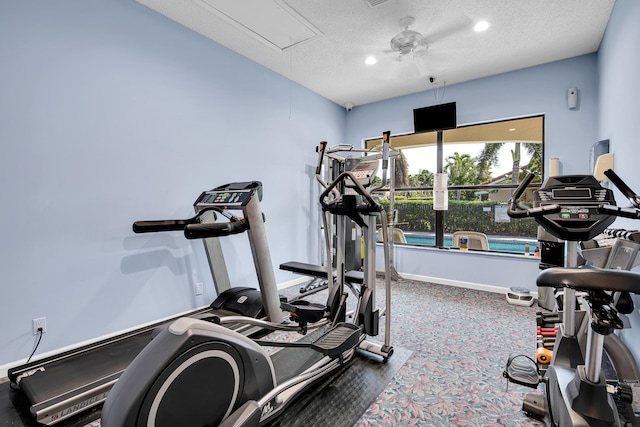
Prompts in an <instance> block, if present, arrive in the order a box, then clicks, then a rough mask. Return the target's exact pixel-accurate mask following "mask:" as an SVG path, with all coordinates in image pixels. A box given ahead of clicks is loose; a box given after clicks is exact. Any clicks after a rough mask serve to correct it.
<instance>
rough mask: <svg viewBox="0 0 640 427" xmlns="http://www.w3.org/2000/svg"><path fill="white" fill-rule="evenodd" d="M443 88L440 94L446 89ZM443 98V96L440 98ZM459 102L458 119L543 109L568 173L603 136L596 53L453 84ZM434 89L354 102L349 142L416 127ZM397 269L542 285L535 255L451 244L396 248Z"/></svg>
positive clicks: (548, 143)
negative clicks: (570, 103)
mask: <svg viewBox="0 0 640 427" xmlns="http://www.w3.org/2000/svg"><path fill="white" fill-rule="evenodd" d="M570 87H576V88H578V90H579V107H578V108H577V109H575V110H570V109H568V108H567V90H568V89H569V88H570ZM442 93H443V92H442V89H440V92H439V94H440V95H441V94H442ZM438 101H440V99H438ZM451 101H455V102H456V103H457V114H458V124H459V125H463V124H469V123H478V122H487V121H492V120H500V119H504V118H509V117H519V116H529V115H535V114H544V116H545V158H546V159H549V158H552V157H558V158H559V159H560V162H561V173H564V174H580V173H588V168H589V148H590V147H591V145H592V144H593V143H595V142H596V141H597V140H598V139H597V138H598V130H597V118H598V79H597V55H595V54H591V55H584V56H579V57H575V58H571V59H567V60H564V61H558V62H553V63H549V64H544V65H540V66H536V67H532V68H527V69H524V70H519V71H514V72H510V73H506V74H500V75H497V76H493V77H488V78H484V79H479V80H474V81H471V82H467V83H462V84H458V85H452V86H450V87H446V89H445V91H444V97H443V99H442V102H451ZM435 103H436V102H435V97H434V92H433V91H428V92H423V93H418V94H413V95H407V96H404V97H400V98H395V99H392V100H389V101H383V102H379V103H375V104H369V105H364V106H361V107H357V108H354V109H353V111H352V112H351V113H349V115H348V120H347V141H348V142H349V143H354V144H359V143H360V141H361V140H362V139H364V138H368V137H372V136H376V135H379V134H380V133H381V132H382V130H383V129H379V127H380V123H383V124H384V125H385V126H387V128H388V129H390V130H391V132H392V135H393V134H399V133H406V132H412V131H413V109H414V108H417V107H423V106H427V105H433V104H435ZM396 251H397V253H396V256H395V258H396V259H395V261H396V268H397V270H398V271H400V272H407V273H411V274H415V275H419V276H427V277H435V278H441V279H446V280H455V281H463V282H470V283H476V284H481V285H489V286H498V287H503V288H509V287H512V286H519V287H526V288H530V289H531V290H535V277H536V275H537V274H538V265H537V262H535V261H534V260H532V259H529V258H525V257H520V258H509V259H507V258H504V257H496V256H487V255H482V254H470V253H458V252H449V251H435V250H430V251H425V250H416V249H414V248H401V247H398V248H397V249H396Z"/></svg>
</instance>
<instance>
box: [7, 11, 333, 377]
mask: <svg viewBox="0 0 640 427" xmlns="http://www.w3.org/2000/svg"><path fill="white" fill-rule="evenodd" d="M0 58H2V66H1V67H0V93H1V94H2V96H1V97H0V141H1V143H2V154H1V155H0V182H1V183H2V184H1V186H0V200H2V210H0V236H2V243H1V245H2V257H1V258H0V271H1V272H2V277H1V281H0V301H1V302H2V310H0V328H1V331H2V332H1V334H0V367H2V366H3V365H5V364H9V363H11V362H14V361H17V360H21V359H25V358H26V357H27V356H28V355H29V354H30V353H31V351H32V350H33V348H34V345H35V337H34V335H33V334H32V329H31V320H32V319H33V318H36V317H46V318H47V324H48V333H47V334H45V335H44V338H43V340H42V343H41V344H40V347H39V349H38V354H40V353H42V352H46V351H50V350H53V349H58V348H61V347H64V346H67V345H70V344H75V343H78V342H81V341H84V340H87V339H92V338H95V337H99V336H102V335H104V334H108V333H112V332H114V331H119V330H122V329H125V328H128V327H132V326H135V325H139V324H142V323H144V322H148V321H153V320H156V319H159V318H163V317H165V316H170V315H172V314H177V313H180V312H184V311H188V310H191V309H193V308H196V307H200V306H203V305H208V304H209V303H210V302H211V300H212V299H213V297H214V296H215V293H214V289H213V284H212V280H211V277H210V273H209V270H208V265H207V262H206V258H205V256H204V250H203V248H202V244H201V242H199V241H192V242H187V241H186V240H185V239H184V237H183V236H182V234H181V233H178V232H175V233H164V234H156V235H135V234H134V233H133V232H132V231H131V224H132V223H133V221H135V220H142V219H164V218H183V217H189V216H191V215H192V214H193V208H192V204H193V202H194V201H195V199H196V197H197V196H198V195H199V194H200V192H201V191H203V190H208V189H211V188H213V187H215V186H219V185H222V184H225V183H228V182H233V181H251V180H260V181H262V182H263V184H264V203H263V210H264V212H265V214H266V218H267V231H268V235H269V239H270V243H271V255H272V259H273V262H274V264H276V265H278V264H280V263H282V262H285V261H289V260H292V259H297V260H300V261H317V260H318V257H319V254H318V250H317V249H318V246H319V244H318V242H317V238H316V237H315V236H317V234H318V232H317V216H315V217H314V215H315V212H314V209H312V208H311V206H315V205H312V203H311V201H312V200H314V199H315V198H317V189H316V187H317V184H316V183H315V181H314V180H313V179H311V178H312V177H310V171H311V170H312V169H313V166H314V165H315V162H316V154H315V145H316V144H317V143H318V142H319V141H321V140H323V139H326V140H338V139H340V138H341V137H342V135H343V133H344V126H345V111H344V109H343V108H341V107H339V106H337V105H336V104H334V103H332V102H330V101H328V100H326V99H324V98H321V97H320V96H318V95H316V94H313V93H311V92H310V91H308V90H306V89H304V88H302V87H300V86H298V85H296V84H294V83H292V82H290V81H289V80H287V79H285V78H284V77H281V76H279V75H276V74H275V73H273V72H271V71H269V70H267V69H265V68H263V67H261V66H258V65H257V64H255V63H254V62H251V61H249V60H247V59H246V58H244V57H241V56H239V55H237V54H235V53H232V52H230V51H229V50H227V49H226V48H223V47H221V46H219V45H217V44H216V43H214V42H212V41H211V40H209V39H206V38H204V37H202V36H200V35H198V34H196V33H194V32H192V31H190V30H188V29H186V28H184V27H182V26H181V25H179V24H177V23H175V22H173V21H170V20H168V19H166V18H165V17H163V16H161V15H159V14H157V13H155V12H153V11H151V10H150V9H147V8H145V7H144V6H142V5H140V4H138V3H136V2H135V1H133V0H94V1H91V2H87V1H84V0H60V1H56V2H42V1H35V0H21V1H11V2H2V3H0ZM314 191H315V192H316V193H315V194H314ZM225 249H227V253H226V259H227V262H228V264H229V270H230V274H231V276H232V282H233V283H234V284H237V285H250V286H251V285H256V284H257V281H256V279H255V272H254V270H253V263H252V260H251V252H250V251H249V248H248V245H247V243H246V236H245V235H240V236H233V237H230V238H229V239H228V240H227V241H226V242H225ZM276 274H277V279H278V280H279V281H284V280H288V279H290V275H289V274H286V273H281V272H276ZM200 281H202V282H204V283H205V293H204V295H203V296H201V297H195V296H194V291H193V286H194V284H195V283H196V282H200ZM0 371H1V369H0Z"/></svg>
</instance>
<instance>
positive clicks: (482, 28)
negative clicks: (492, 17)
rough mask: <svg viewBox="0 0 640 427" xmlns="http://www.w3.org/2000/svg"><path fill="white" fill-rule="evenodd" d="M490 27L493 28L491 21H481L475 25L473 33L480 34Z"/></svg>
mask: <svg viewBox="0 0 640 427" xmlns="http://www.w3.org/2000/svg"><path fill="white" fill-rule="evenodd" d="M490 26H491V23H490V22H489V21H480V22H478V23H476V25H474V27H473V31H476V32H478V33H479V32H482V31H486V30H488V29H489V27H490Z"/></svg>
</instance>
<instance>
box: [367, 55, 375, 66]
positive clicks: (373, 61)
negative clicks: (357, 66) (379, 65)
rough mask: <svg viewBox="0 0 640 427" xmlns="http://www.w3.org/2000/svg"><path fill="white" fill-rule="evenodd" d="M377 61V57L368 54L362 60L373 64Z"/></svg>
mask: <svg viewBox="0 0 640 427" xmlns="http://www.w3.org/2000/svg"><path fill="white" fill-rule="evenodd" d="M376 62H378V59H377V58H376V57H375V56H368V57H367V59H365V60H364V63H365V64H367V65H373V64H375V63H376Z"/></svg>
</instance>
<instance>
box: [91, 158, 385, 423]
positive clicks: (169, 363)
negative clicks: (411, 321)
mask: <svg viewBox="0 0 640 427" xmlns="http://www.w3.org/2000/svg"><path fill="white" fill-rule="evenodd" d="M319 151H320V152H319V161H318V170H319V169H320V168H321V165H322V157H323V154H324V150H322V149H321V150H319ZM375 166H376V167H377V162H376V165H375ZM374 176H375V167H374V165H373V162H368V163H362V164H361V167H359V168H358V169H357V170H354V171H349V172H343V173H342V174H340V175H339V176H338V177H337V178H336V179H335V180H334V181H333V182H331V183H329V184H328V185H327V187H326V188H325V190H324V192H323V193H322V195H321V197H320V204H321V206H322V208H323V211H325V212H330V213H331V214H332V215H335V216H343V217H349V218H351V219H352V220H354V221H355V222H356V223H358V224H359V225H361V226H365V227H370V225H371V224H374V227H373V228H374V230H373V232H374V233H375V217H376V216H380V217H381V221H382V223H383V226H386V216H385V212H384V209H383V207H382V206H381V205H380V204H379V203H377V202H376V201H375V200H374V199H373V198H372V197H371V194H370V192H369V191H368V190H367V188H368V187H370V185H371V182H372V180H373V178H374ZM342 184H344V185H345V187H347V188H349V189H350V190H351V191H350V192H349V193H350V194H341V193H339V192H338V191H337V190H336V188H337V187H338V186H339V185H342ZM370 217H374V218H373V219H371V218H370ZM341 222H342V221H338V224H340V223H341ZM338 226H339V227H341V226H340V225H338ZM383 232H384V230H383ZM341 235H344V233H339V234H338V236H341ZM371 235H372V234H371V232H366V233H365V245H366V246H368V247H371V248H373V249H372V250H371V249H370V250H368V251H367V253H366V254H365V274H364V278H363V283H362V285H361V287H360V289H359V292H358V293H357V297H358V304H357V309H356V312H355V315H354V318H353V323H351V322H346V321H345V319H344V313H345V310H344V309H338V310H335V311H333V315H332V319H331V323H330V325H329V326H328V327H327V329H326V330H321V331H319V332H322V335H320V336H319V337H314V340H312V341H310V342H296V343H276V342H269V341H265V340H260V341H253V340H251V339H249V338H247V337H245V336H244V335H241V334H238V333H237V332H235V331H233V330H230V329H227V328H224V327H222V326H220V325H218V324H216V322H206V321H202V320H199V319H190V318H184V319H179V320H177V321H176V322H174V323H173V324H172V325H171V326H169V327H168V328H166V329H164V330H162V331H160V332H159V333H158V334H157V336H156V337H155V338H154V339H153V340H152V341H151V343H150V344H149V345H148V346H147V347H146V348H145V349H144V350H143V351H142V352H141V353H140V355H139V356H138V357H137V358H136V359H135V360H134V361H133V363H132V364H131V365H130V366H129V368H127V370H126V371H125V372H124V374H123V375H122V377H121V378H120V379H119V380H118V382H117V383H116V385H115V387H114V388H113V390H112V391H111V393H110V394H109V396H108V398H107V401H106V403H105V406H104V408H103V412H102V415H103V417H102V425H103V426H104V427H114V426H142V425H145V426H175V425H183V426H191V425H193V426H202V425H221V426H224V427H228V426H258V425H264V424H266V423H269V422H271V421H273V420H274V419H275V418H276V417H277V416H278V415H280V414H281V413H282V411H283V410H284V409H285V408H286V407H287V406H288V405H289V404H290V403H291V402H292V401H293V400H294V399H295V398H297V397H298V396H299V395H300V394H301V393H302V392H303V391H305V390H307V389H309V387H311V386H312V385H313V384H314V383H315V382H316V381H318V380H320V379H322V378H326V377H327V376H328V375H329V374H331V373H332V372H335V371H337V370H338V369H340V368H341V367H343V366H344V364H345V363H346V362H348V361H349V360H351V359H352V357H353V356H354V354H355V352H356V349H358V348H360V349H363V350H366V351H368V352H371V353H374V354H376V355H378V356H381V357H382V360H383V361H384V360H386V359H387V358H389V357H390V356H391V355H392V354H393V347H392V346H391V345H390V343H389V333H390V332H389V330H390V297H391V296H390V294H391V289H390V278H389V276H390V274H389V267H388V265H389V264H388V249H386V245H385V288H386V289H385V299H386V307H385V311H384V313H381V312H380V310H379V309H377V308H375V307H376V301H375V286H376V281H375V243H374V242H372V241H371ZM385 237H386V236H385ZM385 240H386V241H388V239H385ZM343 249H344V246H343V244H342V243H341V242H340V239H338V242H337V245H336V250H337V252H338V253H336V258H337V259H338V260H339V261H338V263H337V264H336V266H337V268H336V282H335V284H333V283H330V287H332V288H333V289H338V290H339V291H338V292H337V294H338V295H340V305H341V306H344V304H345V301H346V293H345V292H344V275H345V268H344V263H343V262H341V261H340V260H341V259H342V258H343V257H344V254H343V253H342V252H343ZM340 253H342V255H341V254H340ZM372 254H373V256H371V255H372ZM371 272H372V273H371ZM327 276H328V279H329V280H330V282H333V279H332V277H333V271H332V268H331V266H329V267H328V271H327ZM333 293H335V292H333ZM331 294H332V292H330V295H331ZM382 314H384V316H385V320H386V324H385V327H386V330H385V342H384V344H381V345H380V344H374V343H369V342H367V341H366V340H365V338H366V336H367V335H377V334H378V322H379V321H380V316H381V315H382ZM302 315H303V316H304V307H303V306H302ZM297 319H299V317H298V316H293V317H292V320H294V321H296V320H297ZM251 322H252V323H253V322H256V320H252V321H251ZM274 329H277V328H274ZM262 346H276V347H283V348H282V349H281V350H280V351H279V352H277V353H276V354H274V355H273V356H272V357H270V356H269V355H267V353H266V352H265V350H264V349H263V347H262Z"/></svg>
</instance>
